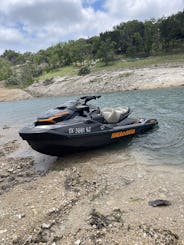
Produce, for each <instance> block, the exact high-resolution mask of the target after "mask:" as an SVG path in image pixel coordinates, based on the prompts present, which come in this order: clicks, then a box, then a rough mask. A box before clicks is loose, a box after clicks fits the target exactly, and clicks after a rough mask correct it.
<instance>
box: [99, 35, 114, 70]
mask: <svg viewBox="0 0 184 245" xmlns="http://www.w3.org/2000/svg"><path fill="white" fill-rule="evenodd" d="M114 46H115V43H114V42H111V40H110V39H107V40H106V41H101V42H100V47H99V50H98V58H101V59H102V61H103V62H104V63H105V65H108V63H109V61H112V60H113V59H114Z"/></svg>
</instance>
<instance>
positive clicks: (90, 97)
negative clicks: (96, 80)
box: [79, 95, 101, 105]
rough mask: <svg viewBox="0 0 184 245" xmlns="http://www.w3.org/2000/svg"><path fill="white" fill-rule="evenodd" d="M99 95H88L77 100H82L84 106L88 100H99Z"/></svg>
mask: <svg viewBox="0 0 184 245" xmlns="http://www.w3.org/2000/svg"><path fill="white" fill-rule="evenodd" d="M100 97H101V95H88V96H82V97H80V99H79V100H84V102H83V104H84V105H86V103H87V102H88V101H90V100H96V99H99V98H100Z"/></svg>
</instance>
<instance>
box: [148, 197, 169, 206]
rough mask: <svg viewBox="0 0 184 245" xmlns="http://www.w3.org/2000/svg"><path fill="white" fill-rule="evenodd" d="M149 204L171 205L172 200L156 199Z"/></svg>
mask: <svg viewBox="0 0 184 245" xmlns="http://www.w3.org/2000/svg"><path fill="white" fill-rule="evenodd" d="M148 204H149V206H152V207H158V206H170V205H171V202H170V201H167V200H162V199H157V200H154V201H149V202H148Z"/></svg>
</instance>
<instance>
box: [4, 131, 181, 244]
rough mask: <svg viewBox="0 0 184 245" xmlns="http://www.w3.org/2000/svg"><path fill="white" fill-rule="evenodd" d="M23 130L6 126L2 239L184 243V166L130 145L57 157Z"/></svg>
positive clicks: (7, 241) (20, 241) (18, 241)
mask: <svg viewBox="0 0 184 245" xmlns="http://www.w3.org/2000/svg"><path fill="white" fill-rule="evenodd" d="M17 131H18V128H16V129H15V128H4V129H3V128H1V129H0V244H2V245H3V244H6V245H10V244H20V245H23V244H39V245H42V244H48V245H62V244H81V245H82V244H104V245H105V244H122V245H123V244H127V245H129V244H130V245H131V244H140V245H141V244H147V245H149V244H150V245H152V244H164V245H172V244H179V245H181V244H184V232H183V231H184V202H183V200H184V192H183V186H184V169H183V168H182V167H180V166H167V165H163V166H159V165H148V164H146V163H144V161H143V155H141V153H139V154H138V153H136V154H133V155H132V156H131V157H130V156H129V155H128V152H127V151H126V147H125V149H124V150H121V149H119V150H117V149H116V150H115V149H111V148H110V149H107V150H103V151H101V150H94V151H90V152H85V153H78V154H73V155H70V156H65V157H62V158H56V157H49V156H46V155H42V154H39V153H36V152H34V151H33V150H31V148H30V147H29V146H28V145H27V143H26V142H24V141H22V140H21V139H20V138H19V137H18V134H17ZM156 199H164V200H168V201H169V202H170V203H171V205H169V206H159V207H152V206H150V205H149V203H148V202H149V201H153V200H156Z"/></svg>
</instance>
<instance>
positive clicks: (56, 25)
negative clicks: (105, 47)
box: [0, 0, 184, 52]
mask: <svg viewBox="0 0 184 245" xmlns="http://www.w3.org/2000/svg"><path fill="white" fill-rule="evenodd" d="M100 1H101V3H100ZM94 3H95V4H96V10H95V9H93V7H92V6H93V4H94ZM98 4H100V5H101V6H102V5H103V7H104V10H102V9H98V8H97V6H98ZM183 8H184V0H173V1H170V0H164V1H163V0H113V1H112V0H25V1H22V0H1V7H0V45H1V52H2V50H3V49H14V50H19V51H26V50H27V51H37V50H39V49H41V48H46V47H48V46H50V45H53V44H56V43H58V42H60V41H66V40H68V39H77V38H79V37H88V36H92V35H96V34H99V33H100V32H102V31H106V30H109V29H111V28H112V27H113V26H114V25H117V24H119V23H120V22H122V21H127V20H131V19H141V20H145V19H149V18H151V17H156V18H157V17H162V16H164V15H170V14H172V13H176V12H177V11H179V10H182V9H183Z"/></svg>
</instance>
